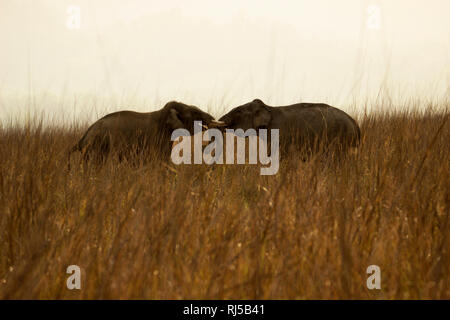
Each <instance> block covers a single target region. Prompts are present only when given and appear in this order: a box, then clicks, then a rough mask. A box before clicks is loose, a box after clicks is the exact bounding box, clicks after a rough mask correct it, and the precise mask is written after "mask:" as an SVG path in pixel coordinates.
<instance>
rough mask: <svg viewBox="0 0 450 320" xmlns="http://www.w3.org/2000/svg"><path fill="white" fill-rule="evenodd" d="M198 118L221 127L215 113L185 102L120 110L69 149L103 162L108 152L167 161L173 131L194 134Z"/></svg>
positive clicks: (124, 157)
mask: <svg viewBox="0 0 450 320" xmlns="http://www.w3.org/2000/svg"><path fill="white" fill-rule="evenodd" d="M194 121H202V124H203V128H208V127H209V126H211V127H215V126H220V122H218V121H216V120H214V118H213V116H211V115H210V114H208V113H206V112H203V111H202V110H200V109H199V108H198V107H195V106H191V105H186V104H184V103H181V102H177V101H171V102H168V103H167V104H166V105H165V106H164V107H163V108H162V109H160V110H158V111H153V112H147V113H139V112H134V111H118V112H114V113H111V114H108V115H106V116H104V117H102V118H101V119H99V120H97V121H96V122H95V123H94V124H92V125H91V126H90V127H89V128H88V129H87V131H86V133H85V134H84V135H83V137H82V138H81V139H80V140H79V142H78V143H77V144H75V146H74V147H73V148H72V149H71V150H70V151H69V163H70V154H71V153H72V152H75V151H80V152H81V153H82V154H83V156H84V159H85V160H92V159H94V160H95V162H97V163H103V162H104V161H105V160H106V158H107V157H108V155H111V154H114V155H115V156H117V157H118V159H119V160H120V161H121V160H123V159H137V160H142V159H144V158H148V157H150V159H156V160H167V159H169V157H170V153H171V148H172V141H171V134H172V132H173V130H176V129H181V128H183V129H186V130H188V131H189V132H190V134H191V135H192V134H194Z"/></svg>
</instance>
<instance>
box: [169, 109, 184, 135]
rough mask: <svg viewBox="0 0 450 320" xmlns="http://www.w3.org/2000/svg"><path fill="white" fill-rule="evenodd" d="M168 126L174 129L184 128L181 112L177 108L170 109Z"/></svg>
mask: <svg viewBox="0 0 450 320" xmlns="http://www.w3.org/2000/svg"><path fill="white" fill-rule="evenodd" d="M167 125H168V126H169V127H170V128H171V129H172V130H175V129H179V128H183V122H182V121H181V119H180V118H179V112H178V111H177V109H175V108H170V110H169V115H168V117H167Z"/></svg>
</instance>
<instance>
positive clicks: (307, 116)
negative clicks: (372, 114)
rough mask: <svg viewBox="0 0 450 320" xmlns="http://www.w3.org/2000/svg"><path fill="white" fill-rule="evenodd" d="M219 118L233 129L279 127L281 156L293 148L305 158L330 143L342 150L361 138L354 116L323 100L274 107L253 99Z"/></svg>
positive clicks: (354, 144) (228, 127) (323, 148)
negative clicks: (322, 101)
mask: <svg viewBox="0 0 450 320" xmlns="http://www.w3.org/2000/svg"><path fill="white" fill-rule="evenodd" d="M219 121H222V122H224V123H225V128H227V129H234V130H236V129H242V130H244V131H246V130H248V129H255V130H256V131H257V132H258V129H268V130H270V129H279V143H280V146H279V147H280V150H279V151H280V156H287V155H290V154H292V153H291V152H290V151H291V150H292V149H294V150H295V151H300V152H302V153H303V155H304V156H305V157H306V158H308V157H309V156H310V155H312V154H314V153H317V152H318V151H319V149H321V148H322V149H321V150H330V147H331V146H332V145H333V146H335V147H338V149H339V150H341V151H342V150H346V149H348V148H349V147H356V146H358V144H359V142H360V139H361V132H360V128H359V126H358V124H357V123H356V121H355V120H354V119H353V118H351V117H350V116H349V115H348V114H346V113H345V112H344V111H342V110H340V109H337V108H335V107H332V106H329V105H327V104H324V103H297V104H292V105H287V106H280V107H273V106H268V105H266V104H265V103H264V102H263V101H261V100H260V99H255V100H253V101H252V102H249V103H246V104H244V105H241V106H238V107H236V108H234V109H232V110H231V111H230V112H228V113H227V114H225V115H224V116H222V117H221V118H220V119H219ZM268 136H269V138H270V134H269V133H268ZM304 159H305V158H304Z"/></svg>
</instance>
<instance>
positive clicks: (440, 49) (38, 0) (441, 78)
mask: <svg viewBox="0 0 450 320" xmlns="http://www.w3.org/2000/svg"><path fill="white" fill-rule="evenodd" d="M449 21H450V1H448V0H379V1H366V0H338V1H337V0H303V1H302V0H285V1H283V0H278V1H275V0H265V1H264V0H259V1H256V0H251V1H245V0H244V1H242V0H240V1H238V0H226V1H225V0H221V1H215V0H164V1H162V0H158V1H156V0H71V1H67V0H0V40H1V48H2V49H1V50H0V115H1V116H2V117H5V115H7V114H11V113H20V112H23V111H24V110H30V108H32V109H38V110H44V111H45V112H46V113H47V114H55V115H56V114H63V113H65V114H84V115H85V114H86V113H88V114H93V113H96V114H103V113H104V112H105V111H106V110H107V111H112V110H117V109H124V108H126V109H134V110H141V111H144V110H148V111H150V110H154V109H157V108H160V107H161V106H162V105H163V104H164V103H165V102H167V101H169V100H173V99H176V100H180V101H183V102H186V103H190V104H196V105H198V106H200V107H202V108H205V109H209V110H211V112H212V113H213V114H214V115H220V114H222V113H223V110H222V109H229V108H231V107H234V106H236V105H239V104H242V103H245V102H247V101H249V100H251V99H254V98H256V97H258V98H261V99H263V100H264V101H266V102H267V103H272V104H280V105H282V104H290V103H294V102H301V101H308V102H326V103H329V104H332V105H336V106H341V107H342V108H344V109H345V108H350V107H351V106H352V105H353V102H355V101H356V102H357V103H356V105H357V107H358V108H363V105H364V103H363V102H364V100H365V99H366V98H367V99H369V100H371V101H374V99H375V97H377V96H380V97H382V98H383V99H388V98H391V99H394V101H401V100H407V99H410V98H421V97H422V98H425V97H426V98H429V97H438V98H443V97H448V90H449V89H448V88H449V85H450V22H449ZM446 94H447V96H446ZM95 116H96V115H94V117H95Z"/></svg>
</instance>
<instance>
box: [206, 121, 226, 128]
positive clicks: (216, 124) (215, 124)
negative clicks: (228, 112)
mask: <svg viewBox="0 0 450 320" xmlns="http://www.w3.org/2000/svg"><path fill="white" fill-rule="evenodd" d="M209 125H210V126H211V127H226V125H227V124H226V123H225V122H223V121H218V120H211V122H210V123H209Z"/></svg>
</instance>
